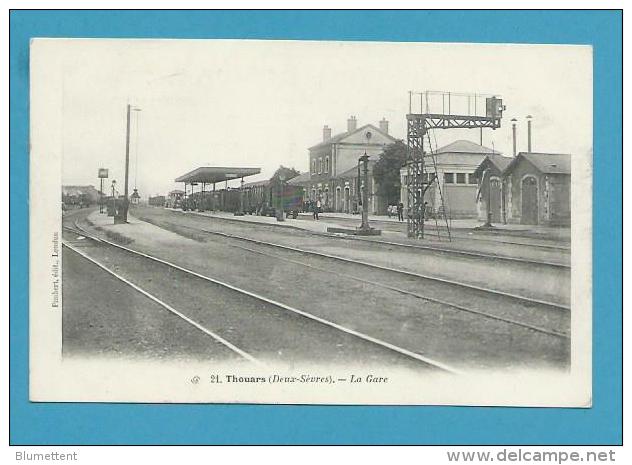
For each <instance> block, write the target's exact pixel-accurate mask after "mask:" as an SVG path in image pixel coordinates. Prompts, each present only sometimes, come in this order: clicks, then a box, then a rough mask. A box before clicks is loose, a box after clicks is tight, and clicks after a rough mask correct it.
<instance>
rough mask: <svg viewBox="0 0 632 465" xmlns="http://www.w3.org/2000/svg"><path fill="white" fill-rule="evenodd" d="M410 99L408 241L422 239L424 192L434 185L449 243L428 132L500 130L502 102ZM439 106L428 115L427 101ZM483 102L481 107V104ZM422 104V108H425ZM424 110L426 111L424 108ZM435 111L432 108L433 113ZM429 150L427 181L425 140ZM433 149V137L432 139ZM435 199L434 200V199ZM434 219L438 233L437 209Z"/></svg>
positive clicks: (432, 95)
mask: <svg viewBox="0 0 632 465" xmlns="http://www.w3.org/2000/svg"><path fill="white" fill-rule="evenodd" d="M408 95H409V105H408V106H409V110H408V114H407V115H406V122H407V124H406V126H407V144H408V145H407V147H408V151H407V159H406V166H407V173H406V174H407V176H406V187H407V190H408V215H407V217H408V237H413V238H420V239H423V238H424V233H425V231H424V226H425V220H426V216H427V202H425V194H426V191H427V190H428V189H429V188H430V187H431V186H432V185H433V184H436V186H437V189H438V192H439V199H440V203H441V205H440V210H441V213H442V215H443V217H444V220H445V224H446V230H447V236H448V240H451V234H450V223H449V219H448V214H447V212H446V206H445V201H444V196H443V192H442V188H441V182H439V179H438V176H437V175H438V172H437V162H436V156H435V153H434V150H433V149H432V143H431V140H430V135H429V131H430V130H433V135H434V130H435V129H477V128H480V129H481V130H482V129H483V128H490V129H497V128H499V127H500V120H501V118H502V112H503V111H504V110H505V107H504V105H503V104H502V99H501V98H499V97H498V96H496V95H484V94H462V93H454V92H431V91H426V92H423V93H420V92H412V91H410V92H409V93H408ZM413 95H419V96H420V107H419V112H413ZM431 99H433V100H434V102H436V103H438V102H439V99H440V101H441V103H440V105H437V108H440V109H438V110H437V111H433V112H431V111H430V100H431ZM482 101H484V102H485V103H484V104H481V103H482ZM424 104H425V105H424ZM424 106H425V108H424ZM434 108H435V106H434V104H433V109H434ZM426 139H427V141H428V142H427V144H428V147H429V149H430V162H431V163H432V167H433V170H434V173H432V174H434V177H433V178H432V179H431V178H430V174H431V173H430V172H429V171H428V169H427V166H426V161H427V160H426V158H427V157H426V152H425V151H424V145H425V140H426ZM435 147H436V137H435ZM435 198H436V197H435ZM434 219H435V226H436V228H437V229H436V230H437V235H439V234H440V232H439V224H438V218H437V209H436V208H434Z"/></svg>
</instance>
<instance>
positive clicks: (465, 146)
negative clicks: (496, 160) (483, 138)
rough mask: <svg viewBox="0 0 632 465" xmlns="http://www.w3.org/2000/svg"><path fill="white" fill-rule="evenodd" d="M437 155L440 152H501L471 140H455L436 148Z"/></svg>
mask: <svg viewBox="0 0 632 465" xmlns="http://www.w3.org/2000/svg"><path fill="white" fill-rule="evenodd" d="M434 153H435V155H438V154H440V153H477V154H500V152H498V151H496V150H494V149H490V148H489V147H485V146H484V145H480V144H477V143H475V142H471V141H469V140H455V141H454V142H451V143H449V144H448V145H445V146H443V147H440V148H438V149H437V150H435V152H434Z"/></svg>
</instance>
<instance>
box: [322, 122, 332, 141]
mask: <svg viewBox="0 0 632 465" xmlns="http://www.w3.org/2000/svg"><path fill="white" fill-rule="evenodd" d="M329 139H331V128H330V127H329V126H327V125H326V124H325V125H324V126H323V142H327V141H328V140H329Z"/></svg>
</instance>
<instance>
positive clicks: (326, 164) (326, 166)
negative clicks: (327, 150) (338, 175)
mask: <svg viewBox="0 0 632 465" xmlns="http://www.w3.org/2000/svg"><path fill="white" fill-rule="evenodd" d="M325 173H329V157H325Z"/></svg>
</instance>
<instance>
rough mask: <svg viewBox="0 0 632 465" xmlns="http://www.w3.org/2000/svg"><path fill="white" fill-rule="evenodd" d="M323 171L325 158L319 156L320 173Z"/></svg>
mask: <svg viewBox="0 0 632 465" xmlns="http://www.w3.org/2000/svg"><path fill="white" fill-rule="evenodd" d="M322 172H323V159H322V158H319V159H318V174H320V173H322Z"/></svg>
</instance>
